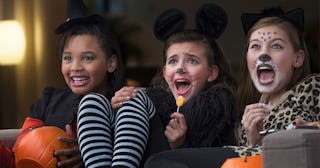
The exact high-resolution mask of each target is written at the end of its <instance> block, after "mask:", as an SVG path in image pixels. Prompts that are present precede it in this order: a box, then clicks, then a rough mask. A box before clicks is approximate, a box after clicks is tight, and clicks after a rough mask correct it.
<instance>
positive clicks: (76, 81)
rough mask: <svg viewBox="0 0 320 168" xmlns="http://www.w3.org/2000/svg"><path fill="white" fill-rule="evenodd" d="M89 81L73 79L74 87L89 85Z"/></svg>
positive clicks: (79, 78) (85, 78)
mask: <svg viewBox="0 0 320 168" xmlns="http://www.w3.org/2000/svg"><path fill="white" fill-rule="evenodd" d="M88 79H89V78H87V77H71V80H72V85H73V86H83V85H85V84H86V83H87V81H88Z"/></svg>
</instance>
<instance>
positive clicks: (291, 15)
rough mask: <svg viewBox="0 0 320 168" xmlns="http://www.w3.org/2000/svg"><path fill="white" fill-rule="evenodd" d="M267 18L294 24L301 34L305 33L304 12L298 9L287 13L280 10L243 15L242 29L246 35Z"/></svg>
mask: <svg viewBox="0 0 320 168" xmlns="http://www.w3.org/2000/svg"><path fill="white" fill-rule="evenodd" d="M266 17H278V18H281V19H283V20H285V21H288V22H290V23H292V24H293V25H294V26H295V27H296V28H297V29H298V31H300V33H303V32H304V11H303V9H302V8H297V9H294V10H291V11H289V12H287V13H285V12H284V11H283V10H282V9H280V8H274V9H269V10H264V11H262V13H244V14H242V15H241V22H242V27H243V30H244V32H245V34H247V33H248V31H249V30H250V29H251V27H252V26H253V25H254V24H255V23H256V22H257V21H258V20H260V19H262V18H266Z"/></svg>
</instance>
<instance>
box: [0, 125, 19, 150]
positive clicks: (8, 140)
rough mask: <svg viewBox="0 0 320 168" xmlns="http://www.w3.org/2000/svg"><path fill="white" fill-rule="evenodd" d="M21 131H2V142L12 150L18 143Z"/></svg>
mask: <svg viewBox="0 0 320 168" xmlns="http://www.w3.org/2000/svg"><path fill="white" fill-rule="evenodd" d="M19 133H20V129H1V130H0V140H1V141H2V142H3V143H4V144H5V145H6V146H7V147H9V148H11V147H12V146H13V144H14V142H15V141H16V138H17V136H18V135H19Z"/></svg>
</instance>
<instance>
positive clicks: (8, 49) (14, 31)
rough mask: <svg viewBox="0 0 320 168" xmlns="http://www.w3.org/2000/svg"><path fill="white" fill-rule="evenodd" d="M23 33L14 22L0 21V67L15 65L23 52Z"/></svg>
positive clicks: (19, 26)
mask: <svg viewBox="0 0 320 168" xmlns="http://www.w3.org/2000/svg"><path fill="white" fill-rule="evenodd" d="M25 46H26V42H25V35H24V31H23V29H22V27H21V25H20V24H19V22H18V21H16V20H2V21H0V65H17V64H19V62H21V60H22V58H23V56H24V52H25Z"/></svg>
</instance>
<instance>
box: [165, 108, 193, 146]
mask: <svg viewBox="0 0 320 168" xmlns="http://www.w3.org/2000/svg"><path fill="white" fill-rule="evenodd" d="M170 117H171V120H170V122H169V124H168V125H167V127H166V130H165V133H164V134H165V135H166V137H167V139H168V142H169V145H170V147H171V148H173V149H174V148H178V147H179V146H181V145H183V144H184V141H185V138H186V134H187V123H186V119H185V118H184V115H183V114H182V113H177V112H175V113H173V114H171V116H170Z"/></svg>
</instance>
